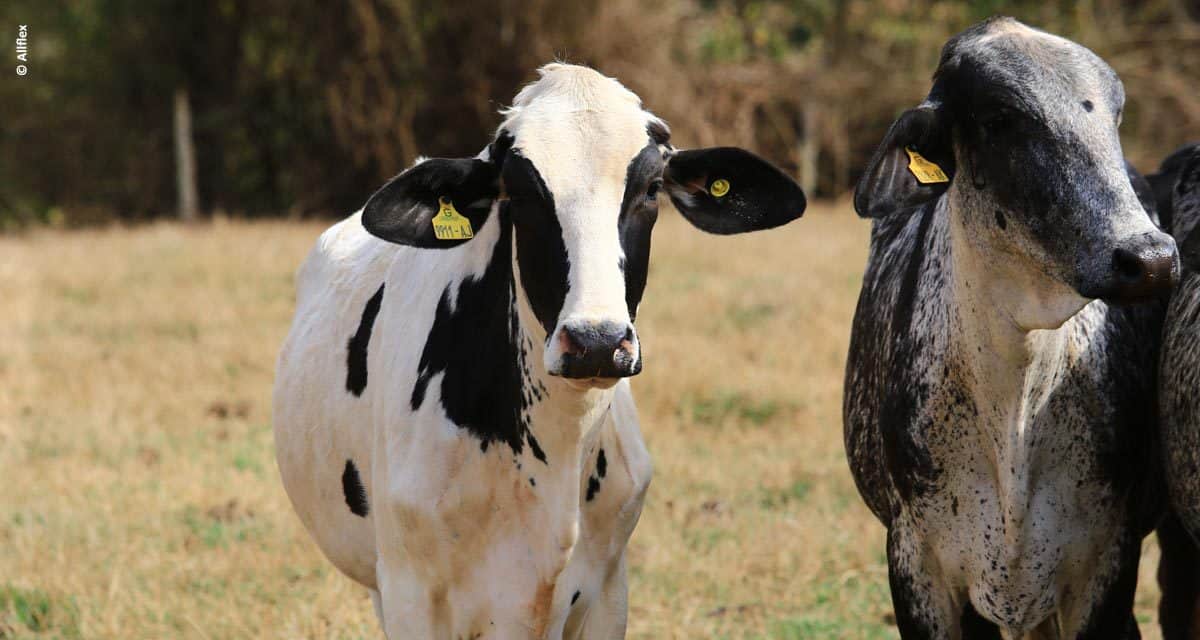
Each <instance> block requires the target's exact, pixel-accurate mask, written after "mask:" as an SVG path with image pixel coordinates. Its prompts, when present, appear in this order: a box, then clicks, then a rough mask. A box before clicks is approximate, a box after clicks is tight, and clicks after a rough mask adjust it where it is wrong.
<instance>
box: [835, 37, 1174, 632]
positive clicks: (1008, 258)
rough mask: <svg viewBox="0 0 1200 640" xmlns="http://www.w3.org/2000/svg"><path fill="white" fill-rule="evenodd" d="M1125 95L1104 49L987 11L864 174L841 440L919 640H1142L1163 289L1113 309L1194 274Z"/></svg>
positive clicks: (903, 621) (1155, 491)
mask: <svg viewBox="0 0 1200 640" xmlns="http://www.w3.org/2000/svg"><path fill="white" fill-rule="evenodd" d="M1123 103H1124V91H1123V88H1122V85H1121V82H1120V80H1119V79H1118V78H1117V76H1116V74H1115V73H1114V72H1113V70H1112V69H1111V68H1109V66H1108V65H1106V64H1105V63H1104V62H1103V61H1102V60H1101V59H1100V58H1098V57H1097V56H1096V55H1095V54H1093V53H1092V52H1090V51H1088V50H1087V49H1085V48H1084V47H1082V46H1080V45H1078V44H1075V43H1073V42H1070V41H1068V40H1065V39H1063V38H1060V37H1057V36H1053V35H1050V34H1047V33H1044V32H1041V31H1037V30H1034V29H1031V28H1029V27H1026V26H1025V25H1022V24H1021V23H1019V22H1017V21H1015V20H1012V19H1008V18H1000V19H992V20H989V21H987V22H984V23H982V24H979V25H977V26H975V27H972V28H971V29H968V30H967V31H965V32H963V33H961V34H959V35H958V36H956V37H954V38H953V39H951V40H950V41H949V42H948V43H947V44H946V46H945V48H944V49H943V52H942V57H941V61H940V63H939V66H938V69H937V73H936V74H935V76H934V83H933V88H932V90H931V91H930V93H929V96H928V97H927V98H926V100H925V102H923V103H922V104H921V105H919V106H917V107H916V108H914V109H911V110H909V111H907V112H905V113H904V114H902V115H901V116H900V117H899V119H898V120H897V121H896V122H895V123H894V124H893V125H892V128H891V129H890V130H889V132H888V134H887V137H886V138H885V139H884V141H883V143H882V144H881V146H880V148H879V149H878V151H877V152H876V154H875V156H874V158H873V159H872V161H871V164H870V166H869V167H868V169H867V171H866V173H865V174H864V176H863V178H862V180H861V181H860V182H859V185H858V188H857V190H856V192H855V208H856V209H857V210H858V212H859V214H860V215H863V216H866V217H870V218H873V219H874V223H873V228H872V233H871V252H870V256H869V259H868V262H867V269H866V273H865V275H864V279H863V287H862V293H861V296H860V298H859V303H858V310H857V313H856V316H855V320H854V327H853V333H852V337H851V344H850V354H849V360H848V363H847V370H846V392H845V406H844V419H845V429H846V431H845V437H846V448H847V456H848V458H849V461H850V466H851V469H852V471H853V473H854V476H855V480H856V482H857V484H858V488H859V491H860V493H861V494H862V496H863V498H864V499H865V500H866V502H867V504H868V505H869V506H870V508H871V510H872V511H873V512H874V513H875V515H876V516H877V517H879V519H880V520H882V521H883V523H884V524H885V525H886V526H887V529H888V532H887V554H888V565H889V579H890V583H891V588H892V599H893V602H894V605H895V608H896V620H897V625H898V626H899V629H900V632H901V635H902V636H903V637H904V638H963V637H965V638H1006V639H1010V638H1134V637H1137V635H1138V631H1137V625H1136V624H1135V621H1134V618H1133V614H1132V605H1133V595H1134V588H1135V586H1136V580H1137V564H1138V556H1139V552H1140V548H1141V544H1140V543H1141V540H1142V538H1143V537H1144V535H1145V534H1146V533H1147V532H1148V531H1149V530H1150V529H1152V528H1153V526H1154V524H1155V521H1156V519H1157V518H1158V516H1159V514H1160V513H1161V511H1162V488H1161V480H1159V478H1160V475H1159V473H1158V464H1157V456H1158V442H1157V437H1156V433H1157V432H1156V430H1155V428H1154V420H1155V415H1154V413H1155V403H1154V389H1155V387H1154V385H1155V372H1156V360H1155V359H1156V347H1157V332H1158V323H1159V318H1160V314H1161V305H1159V304H1157V303H1155V304H1149V305H1141V306H1138V307H1114V306H1110V304H1109V303H1110V302H1132V301H1142V300H1146V299H1151V298H1154V297H1156V296H1159V295H1160V294H1163V293H1165V292H1166V291H1168V290H1169V289H1170V287H1171V286H1172V285H1173V284H1174V282H1175V281H1176V280H1177V279H1178V272H1179V266H1178V259H1177V255H1176V249H1175V243H1174V242H1173V241H1172V239H1171V238H1170V237H1169V236H1168V235H1166V234H1165V233H1162V232H1161V231H1159V230H1158V228H1157V227H1156V226H1155V225H1154V224H1153V222H1152V221H1151V218H1150V216H1149V215H1147V212H1146V211H1145V210H1144V209H1143V207H1142V205H1141V204H1140V203H1139V197H1138V195H1137V194H1135V191H1134V189H1133V188H1132V185H1131V179H1130V176H1129V175H1128V174H1127V173H1126V165H1125V163H1124V161H1123V158H1122V153H1121V145H1120V140H1119V137H1118V134H1117V127H1118V125H1119V123H1120V120H1121V109H1122V106H1123ZM914 154H916V155H914ZM934 164H936V165H937V167H938V168H940V171H935V170H933V167H932V165H934ZM939 173H941V174H944V175H940V176H939V175H938V174H939ZM918 174H920V175H921V176H922V179H918V178H917V176H918Z"/></svg>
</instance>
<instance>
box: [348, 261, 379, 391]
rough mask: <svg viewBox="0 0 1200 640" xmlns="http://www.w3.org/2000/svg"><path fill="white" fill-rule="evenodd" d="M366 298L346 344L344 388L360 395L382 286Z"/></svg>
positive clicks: (365, 377) (363, 384) (365, 376)
mask: <svg viewBox="0 0 1200 640" xmlns="http://www.w3.org/2000/svg"><path fill="white" fill-rule="evenodd" d="M384 284H386V283H384ZM384 284H381V285H379V290H378V291H376V292H375V295H373V296H371V299H370V300H367V304H366V306H365V307H363V312H362V319H361V320H359V322H358V330H357V331H355V332H354V335H352V336H350V341H349V342H348V343H347V344H346V390H347V391H349V392H350V393H353V394H354V395H356V396H361V395H362V392H363V390H364V389H366V388H367V347H368V346H369V345H370V342H371V329H372V328H373V327H374V326H375V316H377V315H379V307H380V305H382V304H383V287H384Z"/></svg>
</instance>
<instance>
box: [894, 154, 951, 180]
mask: <svg viewBox="0 0 1200 640" xmlns="http://www.w3.org/2000/svg"><path fill="white" fill-rule="evenodd" d="M904 150H905V151H906V152H908V170H909V171H911V172H912V174H913V175H914V176H916V177H917V182H920V183H921V184H934V183H937V182H950V177H949V176H947V175H946V172H945V171H942V168H941V167H939V166H937V165H936V164H934V163H932V162H930V161H928V160H926V159H925V156H923V155H921V154H919V153H917V152H916V151H915V150H914V149H913V148H912V147H904Z"/></svg>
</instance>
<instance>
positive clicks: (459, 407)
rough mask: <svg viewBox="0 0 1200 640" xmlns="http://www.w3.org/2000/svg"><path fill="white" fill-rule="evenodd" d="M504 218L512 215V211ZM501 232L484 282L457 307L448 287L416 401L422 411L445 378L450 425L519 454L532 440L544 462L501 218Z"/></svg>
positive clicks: (508, 238) (466, 286) (462, 286)
mask: <svg viewBox="0 0 1200 640" xmlns="http://www.w3.org/2000/svg"><path fill="white" fill-rule="evenodd" d="M500 215H501V216H502V218H504V217H507V216H508V212H507V210H506V208H502V209H501V212H500ZM500 228H501V232H500V238H499V240H498V241H497V242H496V246H495V248H494V249H493V253H492V259H491V262H489V263H488V267H487V270H486V271H485V272H484V273H483V275H482V276H481V277H480V278H479V279H477V280H471V279H468V280H463V281H462V282H461V283H459V285H458V292H457V296H456V299H457V304H456V305H455V307H454V309H453V310H451V308H450V291H449V289H448V288H447V290H446V291H444V292H443V293H442V297H441V300H440V301H439V302H438V306H437V310H436V311H435V317H434V321H433V326H432V327H431V328H430V330H429V336H428V337H427V338H426V340H425V347H424V349H423V350H422V351H421V360H420V364H419V365H418V367H417V372H418V375H417V381H416V384H415V385H414V386H413V390H412V397H411V400H410V404H411V406H412V409H413V410H414V411H416V410H417V409H419V408H420V407H421V405H422V404H423V403H424V402H425V395H426V391H427V387H428V385H429V382H430V380H431V379H432V378H433V376H434V375H436V374H437V373H439V372H441V373H444V376H443V378H442V387H441V402H442V408H443V409H444V410H445V412H446V416H447V417H448V418H450V420H452V421H454V423H455V424H457V425H458V426H459V427H461V428H463V429H466V430H467V431H468V432H470V433H471V434H472V435H474V436H475V437H477V438H479V439H480V440H481V441H483V442H484V443H488V442H503V443H504V444H506V445H508V446H509V448H510V449H512V451H513V453H517V454H519V453H521V451H522V450H523V449H524V447H525V444H526V443H528V444H529V446H530V449H532V451H533V453H534V455H535V456H537V457H538V459H540V460H542V461H543V462H545V454H544V453H542V451H541V448H540V447H538V446H537V440H536V439H535V438H534V437H533V434H532V433H530V432H529V417H528V415H527V413H526V411H525V409H527V408H528V407H529V406H530V405H531V404H532V403H533V402H534V401H535V398H534V391H533V389H532V385H531V384H530V382H529V380H530V376H529V365H528V363H527V362H526V354H527V353H528V349H529V345H528V341H527V339H524V338H523V336H521V334H520V331H519V327H518V320H517V318H516V307H515V303H514V300H513V297H514V295H515V293H514V284H513V282H512V257H511V256H512V250H511V246H512V235H511V227H510V225H509V224H507V220H503V219H502V221H501V225H500ZM545 393H546V392H545V390H544V389H538V390H537V394H538V395H544V394H545ZM481 446H482V445H481ZM485 450H486V448H485Z"/></svg>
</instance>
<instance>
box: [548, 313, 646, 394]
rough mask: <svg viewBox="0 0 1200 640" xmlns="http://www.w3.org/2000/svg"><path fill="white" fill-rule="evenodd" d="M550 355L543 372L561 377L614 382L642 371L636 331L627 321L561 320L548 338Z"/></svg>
mask: <svg viewBox="0 0 1200 640" xmlns="http://www.w3.org/2000/svg"><path fill="white" fill-rule="evenodd" d="M551 355H552V357H551V361H552V362H551V365H550V366H549V367H548V371H547V372H548V373H549V374H550V375H553V376H561V377H563V378H570V379H577V380H578V379H598V380H597V382H599V381H603V380H608V381H610V382H615V379H616V378H627V377H629V376H633V375H637V374H638V373H639V372H641V370H642V358H641V351H640V348H639V345H638V339H637V332H636V331H634V328H633V325H632V324H631V323H629V322H613V321H591V320H569V321H565V322H563V323H562V325H561V326H560V327H559V329H558V331H557V332H556V334H555V336H554V339H553V340H552V341H551ZM554 356H557V357H554ZM597 386H604V385H597Z"/></svg>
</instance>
